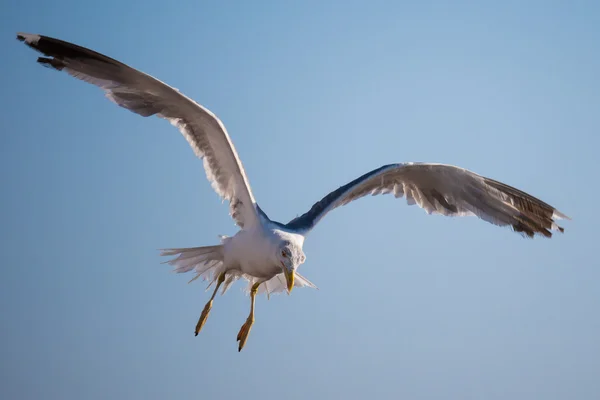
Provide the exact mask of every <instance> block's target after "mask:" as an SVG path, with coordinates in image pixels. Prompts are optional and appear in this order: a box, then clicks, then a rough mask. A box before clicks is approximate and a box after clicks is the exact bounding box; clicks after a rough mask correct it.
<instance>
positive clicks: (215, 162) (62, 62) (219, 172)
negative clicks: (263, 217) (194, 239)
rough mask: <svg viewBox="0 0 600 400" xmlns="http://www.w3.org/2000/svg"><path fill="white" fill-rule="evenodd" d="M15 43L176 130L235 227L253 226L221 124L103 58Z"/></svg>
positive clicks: (252, 211)
mask: <svg viewBox="0 0 600 400" xmlns="http://www.w3.org/2000/svg"><path fill="white" fill-rule="evenodd" d="M17 39H19V40H21V41H23V42H25V44H27V45H28V46H29V47H31V48H33V49H35V50H37V51H39V52H41V53H43V54H45V55H46V56H47V57H39V58H38V62H39V63H40V64H42V65H44V66H47V67H51V68H54V69H56V70H59V71H64V72H66V73H68V74H70V75H72V76H74V77H75V78H78V79H81V80H83V81H86V82H89V83H91V84H94V85H96V86H98V87H100V88H102V89H103V90H104V91H105V93H106V97H108V98H109V99H110V100H111V101H113V102H114V103H116V104H117V105H119V106H121V107H123V108H126V109H128V110H130V111H132V112H134V113H136V114H138V115H141V116H143V117H148V116H151V115H156V116H158V117H160V118H164V119H166V120H168V121H169V122H170V123H171V124H172V125H174V126H176V127H177V128H178V129H179V131H180V132H181V133H182V134H183V136H184V137H185V138H186V140H187V141H188V143H189V144H190V146H191V147H192V149H193V150H194V153H195V154H196V156H198V157H199V158H201V159H202V160H203V163H204V169H205V171H206V176H207V178H208V180H209V181H210V183H211V185H212V187H213V189H214V190H215V191H216V192H217V194H218V195H219V196H221V198H223V199H224V200H227V201H229V208H230V209H229V211H230V215H231V216H232V218H233V219H234V220H235V221H236V223H237V225H239V226H240V227H242V228H243V227H244V226H249V225H253V224H254V223H256V222H257V221H258V216H257V212H256V207H255V200H254V196H253V195H252V191H251V189H250V185H249V184H248V179H247V177H246V173H245V171H244V167H243V166H242V163H241V161H240V159H239V157H238V155H237V152H236V150H235V148H234V146H233V143H232V142H231V139H230V138H229V135H228V134H227V131H226V129H225V127H224V126H223V124H222V122H221V121H220V120H219V119H218V118H217V117H216V116H215V115H214V114H213V113H211V112H210V111H209V110H207V109H206V108H204V107H202V106H201V105H200V104H198V103H196V102H195V101H193V100H192V99H190V98H188V97H186V96H184V95H183V94H181V93H180V92H179V91H178V90H177V89H175V88H172V87H170V86H168V85H166V84H165V83H163V82H160V81H159V80H157V79H155V78H153V77H152V76H150V75H147V74H145V73H143V72H141V71H138V70H136V69H134V68H131V67H129V66H127V65H125V64H123V63H121V62H119V61H117V60H114V59H112V58H109V57H107V56H105V55H102V54H100V53H97V52H95V51H92V50H90V49H86V48H84V47H81V46H77V45H75V44H72V43H68V42H64V41H62V40H58V39H53V38H50V37H47V36H41V35H33V34H27V33H18V34H17Z"/></svg>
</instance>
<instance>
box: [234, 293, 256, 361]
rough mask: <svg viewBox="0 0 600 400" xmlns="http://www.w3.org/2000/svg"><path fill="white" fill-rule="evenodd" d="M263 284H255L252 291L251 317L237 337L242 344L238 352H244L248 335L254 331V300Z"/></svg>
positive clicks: (249, 316)
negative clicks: (251, 330)
mask: <svg viewBox="0 0 600 400" xmlns="http://www.w3.org/2000/svg"><path fill="white" fill-rule="evenodd" d="M261 283H262V282H257V283H255V284H254V285H252V288H251V289H250V315H248V319H246V322H244V325H242V327H241V328H240V332H239V333H238V335H237V341H238V342H240V344H239V347H238V352H239V351H242V348H243V347H244V345H245V344H246V339H248V335H249V334H250V329H252V325H253V324H254V300H255V298H256V292H257V291H258V287H259V286H260V284H261Z"/></svg>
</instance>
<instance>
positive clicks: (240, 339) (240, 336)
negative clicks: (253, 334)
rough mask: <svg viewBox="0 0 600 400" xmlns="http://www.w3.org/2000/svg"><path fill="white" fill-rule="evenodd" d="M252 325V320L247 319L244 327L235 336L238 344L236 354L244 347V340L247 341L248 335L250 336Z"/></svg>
mask: <svg viewBox="0 0 600 400" xmlns="http://www.w3.org/2000/svg"><path fill="white" fill-rule="evenodd" d="M253 324H254V318H248V319H247V320H246V322H245V323H244V325H242V327H241V328H240V332H239V333H238V335H237V341H238V342H240V343H239V346H238V352H239V351H242V348H244V345H245V344H246V340H247V339H248V335H249V334H250V330H251V329H252V325H253Z"/></svg>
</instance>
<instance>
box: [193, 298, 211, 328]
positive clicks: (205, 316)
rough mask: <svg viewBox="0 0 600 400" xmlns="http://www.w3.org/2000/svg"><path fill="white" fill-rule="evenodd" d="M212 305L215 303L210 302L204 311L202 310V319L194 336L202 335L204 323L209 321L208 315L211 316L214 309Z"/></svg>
mask: <svg viewBox="0 0 600 400" xmlns="http://www.w3.org/2000/svg"><path fill="white" fill-rule="evenodd" d="M212 303H213V301H212V300H210V301H209V302H208V303H206V305H205V306H204V310H202V314H200V319H199V320H198V323H197V324H196V331H195V335H194V336H198V333H200V331H201V330H202V327H203V326H204V323H205V322H206V320H207V319H208V314H210V309H211V308H212Z"/></svg>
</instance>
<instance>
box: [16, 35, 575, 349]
mask: <svg viewBox="0 0 600 400" xmlns="http://www.w3.org/2000/svg"><path fill="white" fill-rule="evenodd" d="M17 39H19V40H20V41H23V42H25V44H27V45H28V46H29V47H31V48H33V49H35V50H37V51H40V52H41V53H43V54H44V55H46V56H47V57H40V58H38V62H39V63H40V64H42V65H44V66H48V67H51V68H53V69H56V70H58V71H64V72H66V73H68V74H70V75H72V76H74V77H76V78H78V79H81V80H84V81H86V82H89V83H92V84H94V85H96V86H98V87H100V88H102V89H103V90H104V91H105V94H106V96H107V97H108V98H109V99H110V100H111V101H113V102H114V103H116V104H117V105H119V106H121V107H123V108H125V109H127V110H129V111H132V112H134V113H136V114H138V115H141V116H143V117H148V116H151V115H156V116H158V117H160V118H164V119H166V120H168V121H169V122H170V123H171V124H173V125H174V126H176V127H177V128H178V129H179V131H180V132H181V133H182V134H183V136H184V137H185V138H186V140H187V141H188V143H189V144H190V146H191V147H192V149H193V150H194V152H195V154H196V155H197V156H198V157H199V158H202V159H203V161H204V168H205V171H206V176H207V178H208V180H209V181H210V183H211V184H212V186H213V188H214V189H215V191H216V192H217V194H218V195H219V196H221V198H223V199H224V200H227V201H228V202H229V210H230V215H231V216H232V218H233V219H234V221H235V222H236V224H237V225H238V226H239V227H240V230H239V231H238V232H237V233H236V234H235V235H234V236H233V237H224V238H222V241H221V244H220V245H215V246H205V247H195V248H180V249H167V250H164V251H163V252H162V255H167V256H175V258H174V259H171V260H169V261H168V263H169V264H171V265H173V266H174V267H175V272H178V273H185V272H189V271H194V272H195V273H196V276H195V277H194V278H193V279H192V280H194V279H196V278H199V277H202V278H203V279H207V280H209V281H210V283H211V285H212V283H215V282H216V288H215V290H214V292H213V295H212V297H211V299H210V301H209V302H208V303H207V304H206V306H205V308H204V310H203V312H202V314H201V316H200V320H199V321H198V324H197V326H196V334H198V332H199V331H200V329H202V326H203V324H204V322H205V321H206V318H207V317H208V313H209V312H210V309H211V307H212V302H213V299H214V297H215V294H216V293H217V290H218V289H219V287H220V285H221V284H223V285H224V286H223V291H222V293H225V291H226V290H227V289H228V288H229V286H230V285H231V283H232V282H234V281H235V280H237V279H239V278H244V279H246V280H247V281H248V284H249V285H248V288H249V293H250V295H251V301H252V303H251V304H252V307H251V312H250V316H249V317H248V320H247V321H246V323H245V324H244V325H243V326H242V328H241V329H240V333H239V334H238V341H240V344H239V350H241V348H242V347H243V346H244V343H245V341H246V338H247V336H248V333H249V331H250V327H251V326H252V323H253V322H254V298H255V295H256V294H258V293H263V292H264V293H266V294H267V295H269V294H270V293H277V292H281V291H284V290H285V289H287V290H288V293H289V292H290V291H291V290H292V288H293V287H294V286H300V287H302V286H308V287H313V288H316V286H315V285H314V284H312V283H311V282H310V281H308V280H307V279H306V278H304V277H303V276H301V275H300V274H299V273H298V272H297V268H298V267H299V266H300V265H301V264H302V263H304V261H305V259H306V257H305V256H304V253H303V250H302V248H303V245H304V240H305V237H306V235H307V234H308V233H309V232H310V231H311V230H312V229H313V228H314V227H315V225H316V224H317V223H318V222H319V221H320V220H321V219H322V218H323V217H324V216H325V215H326V214H327V213H329V212H330V211H332V210H333V209H335V208H337V207H340V206H343V205H345V204H348V203H350V202H352V201H354V200H357V199H359V198H362V197H364V196H366V195H369V194H371V195H378V194H387V193H392V194H393V195H394V196H395V197H405V198H406V201H407V203H408V204H409V205H412V204H416V205H418V206H419V207H421V208H422V209H424V210H425V211H426V212H427V213H428V214H439V215H444V216H476V217H478V218H480V219H482V220H484V221H487V222H489V223H492V224H494V225H498V226H509V227H512V229H513V230H514V231H516V232H518V233H521V234H523V235H524V236H527V237H534V235H542V236H545V237H548V238H549V237H551V236H552V232H551V231H553V230H554V231H560V232H563V228H561V227H560V226H558V225H557V224H556V221H555V220H556V219H568V217H567V216H566V215H564V214H562V213H561V212H559V211H558V210H556V208H554V207H552V206H550V205H549V204H546V203H544V202H543V201H541V200H539V199H537V198H535V197H533V196H531V195H529V194H527V193H525V192H522V191H520V190H518V189H516V188H514V187H511V186H508V185H506V184H504V183H502V182H498V181H495V180H493V179H490V178H486V177H484V176H481V175H478V174H476V173H474V172H472V171H469V170H466V169H464V168H459V167H456V166H453V165H444V164H434V163H402V164H400V163H399V164H388V165H383V166H381V167H379V168H376V169H374V170H372V171H369V172H367V173H365V174H364V175H362V176H360V177H358V178H356V179H354V180H353V181H351V182H349V183H347V184H345V185H343V186H341V187H339V188H338V189H336V190H334V191H332V192H331V193H329V194H327V195H326V196H325V197H323V198H322V199H321V200H320V201H318V202H316V203H315V204H314V205H313V206H312V207H311V209H310V210H309V211H307V212H306V213H304V214H302V215H301V216H299V217H297V218H294V219H293V220H291V221H289V222H288V223H287V224H282V223H279V222H275V221H272V220H270V219H269V217H267V215H266V214H265V213H264V212H263V211H262V210H261V209H260V207H259V206H258V204H257V203H256V200H255V199H254V195H253V194H252V190H251V188H250V184H249V182H248V178H247V176H246V173H245V171H244V168H243V165H242V163H241V161H240V159H239V157H238V155H237V152H236V150H235V147H234V145H233V142H232V141H231V139H230V137H229V134H228V133H227V130H226V129H225V127H224V125H223V123H222V122H221V121H220V120H219V119H218V118H217V117H216V116H215V115H214V114H213V113H212V112H210V111H209V110H207V109H206V108H204V107H203V106H201V105H200V104H198V103H196V102H195V101H194V100H192V99H190V98H188V97H186V96H184V95H183V94H181V93H180V92H179V91H178V90H176V89H174V88H172V87H170V86H168V85H167V84H165V83H163V82H161V81H159V80H157V79H155V78H153V77H151V76H150V75H147V74H145V73H143V72H141V71H138V70H136V69H134V68H132V67H129V66H128V65H126V64H123V63H121V62H120V61H117V60H114V59H112V58H110V57H107V56H105V55H103V54H100V53H97V52H95V51H92V50H89V49H87V48H84V47H81V46H77V45H75V44H72V43H69V42H65V41H62V40H58V39H54V38H50V37H47V36H41V35H34V34H28V33H18V34H17ZM209 287H210V285H209Z"/></svg>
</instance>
